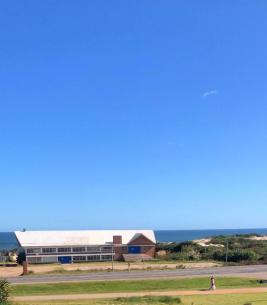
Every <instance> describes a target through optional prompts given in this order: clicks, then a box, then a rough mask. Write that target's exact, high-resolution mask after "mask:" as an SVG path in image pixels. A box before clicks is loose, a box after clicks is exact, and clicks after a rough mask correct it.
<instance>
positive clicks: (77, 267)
mask: <svg viewBox="0 0 267 305" xmlns="http://www.w3.org/2000/svg"><path fill="white" fill-rule="evenodd" d="M181 265H182V266H183V268H186V269H188V268H209V267H215V266H220V264H219V263H213V262H199V263H183V262H175V263H166V264H165V263H162V264H158V263H152V264H150V263H131V265H130V270H143V269H146V270H161V269H177V268H181ZM110 269H111V263H110V262H108V263H84V264H69V265H60V264H47V265H29V268H28V270H29V271H32V273H33V274H39V275H42V274H47V273H53V272H58V273H61V272H62V271H63V272H64V271H88V272H93V271H107V270H110ZM114 270H115V271H116V270H117V271H124V270H125V271H128V264H127V263H114ZM21 274H22V267H21V266H17V267H0V277H16V276H19V275H21Z"/></svg>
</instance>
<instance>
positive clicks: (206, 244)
mask: <svg viewBox="0 0 267 305" xmlns="http://www.w3.org/2000/svg"><path fill="white" fill-rule="evenodd" d="M210 241H211V238H203V239H196V240H194V241H193V242H194V243H196V244H198V245H200V246H202V247H218V248H224V245H218V244H210Z"/></svg>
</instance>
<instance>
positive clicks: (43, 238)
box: [15, 230, 156, 263]
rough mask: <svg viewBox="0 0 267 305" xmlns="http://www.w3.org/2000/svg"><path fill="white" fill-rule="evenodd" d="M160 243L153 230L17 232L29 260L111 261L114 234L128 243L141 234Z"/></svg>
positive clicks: (60, 261) (122, 244) (125, 244)
mask: <svg viewBox="0 0 267 305" xmlns="http://www.w3.org/2000/svg"><path fill="white" fill-rule="evenodd" d="M140 234H142V235H144V236H145V237H147V238H148V239H149V240H151V241H152V242H153V243H155V242H156V240H155V235H154V232H153V231H152V230H99V231H96V230H87V231H25V232H20V231H16V232H15V235H16V237H17V240H18V242H19V244H20V246H21V247H23V248H24V250H25V252H26V258H27V261H28V262H29V263H57V262H59V263H73V262H86V261H109V260H113V258H114V255H115V253H114V244H113V237H114V236H121V240H122V243H121V246H122V247H123V246H126V247H127V244H128V243H129V242H131V240H133V239H134V238H136V237H137V236H138V235H140Z"/></svg>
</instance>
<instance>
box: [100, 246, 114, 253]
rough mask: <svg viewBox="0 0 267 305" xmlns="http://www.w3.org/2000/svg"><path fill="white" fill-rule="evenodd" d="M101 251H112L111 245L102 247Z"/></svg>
mask: <svg viewBox="0 0 267 305" xmlns="http://www.w3.org/2000/svg"><path fill="white" fill-rule="evenodd" d="M101 252H112V247H111V246H107V247H102V248H101Z"/></svg>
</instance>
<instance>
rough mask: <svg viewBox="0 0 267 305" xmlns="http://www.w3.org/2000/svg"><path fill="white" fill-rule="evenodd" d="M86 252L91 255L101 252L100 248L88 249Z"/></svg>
mask: <svg viewBox="0 0 267 305" xmlns="http://www.w3.org/2000/svg"><path fill="white" fill-rule="evenodd" d="M87 252H91V253H94V252H101V247H88V248H87Z"/></svg>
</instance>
